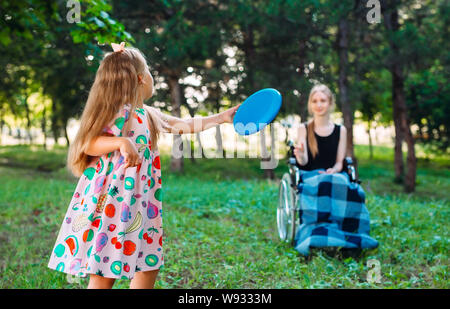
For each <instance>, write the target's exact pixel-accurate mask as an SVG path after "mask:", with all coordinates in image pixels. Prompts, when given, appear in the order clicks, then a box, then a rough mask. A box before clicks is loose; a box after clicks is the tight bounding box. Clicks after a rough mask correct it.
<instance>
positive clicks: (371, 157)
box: [367, 119, 373, 160]
mask: <svg viewBox="0 0 450 309" xmlns="http://www.w3.org/2000/svg"><path fill="white" fill-rule="evenodd" d="M367 123H368V124H367V134H369V159H370V160H372V159H373V143H372V134H371V133H370V129H371V127H372V126H371V123H372V122H371V121H370V119H369V121H368V122H367Z"/></svg>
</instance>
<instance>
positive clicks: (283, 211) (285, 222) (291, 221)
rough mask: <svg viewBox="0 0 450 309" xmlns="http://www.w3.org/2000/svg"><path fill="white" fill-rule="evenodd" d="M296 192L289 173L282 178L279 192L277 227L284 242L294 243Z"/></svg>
mask: <svg viewBox="0 0 450 309" xmlns="http://www.w3.org/2000/svg"><path fill="white" fill-rule="evenodd" d="M295 209H296V192H295V190H294V188H292V180H291V176H290V175H289V174H288V173H285V174H284V175H283V178H281V182H280V187H279V190H278V208H277V227H278V236H279V237H280V239H281V240H282V241H285V242H287V243H291V244H293V243H294V237H295V227H296V224H295V223H296V222H295V220H296V211H295Z"/></svg>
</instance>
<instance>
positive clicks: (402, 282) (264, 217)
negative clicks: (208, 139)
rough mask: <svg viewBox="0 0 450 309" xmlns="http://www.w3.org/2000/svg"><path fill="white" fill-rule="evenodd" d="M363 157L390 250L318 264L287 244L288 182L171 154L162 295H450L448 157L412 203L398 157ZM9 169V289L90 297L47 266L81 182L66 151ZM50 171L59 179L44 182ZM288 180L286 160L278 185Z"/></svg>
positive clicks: (121, 284)
mask: <svg viewBox="0 0 450 309" xmlns="http://www.w3.org/2000/svg"><path fill="white" fill-rule="evenodd" d="M356 154H357V156H358V163H359V173H360V178H361V179H362V180H363V183H362V185H363V187H364V188H365V190H366V193H367V207H368V209H369V212H370V214H371V223H372V224H371V228H372V230H371V235H372V236H373V237H375V238H376V239H377V240H378V241H379V242H380V247H379V248H378V249H375V250H371V251H365V252H363V255H362V256H361V257H359V258H351V257H350V258H342V257H339V256H329V255H327V254H325V253H324V252H323V251H320V250H316V251H313V252H312V255H311V257H310V258H308V259H305V258H304V257H302V256H300V255H299V254H298V253H297V252H296V251H295V250H294V249H293V248H292V247H290V246H289V245H287V244H284V243H281V242H280V241H279V240H278V235H277V231H276V221H275V218H276V216H275V210H276V203H277V194H278V183H277V180H274V181H269V180H265V179H264V178H263V173H262V170H260V169H259V161H258V160H257V159H202V160H200V159H197V160H196V163H192V162H191V161H190V159H185V161H184V164H185V173H184V174H178V173H170V172H169V170H168V167H169V161H170V158H169V157H168V156H167V155H163V157H162V160H161V161H162V167H163V171H162V176H163V190H164V201H163V209H164V217H163V223H164V233H165V242H164V246H165V265H164V267H163V268H162V270H161V271H160V274H159V275H158V280H157V282H156V286H155V287H156V288H368V287H371V288H449V278H448V265H449V257H448V247H449V246H448V245H449V244H448V236H449V229H448V218H449V210H450V207H449V206H450V202H449V200H448V193H447V192H449V191H450V177H449V176H450V173H449V170H448V166H449V160H448V158H440V160H436V161H437V162H435V161H426V160H420V159H419V161H418V173H417V174H418V176H417V180H418V185H417V192H416V193H414V194H405V193H403V192H402V187H401V185H397V184H393V183H392V180H393V178H394V173H393V166H392V150H390V149H388V148H383V147H376V148H375V153H374V159H373V160H372V161H369V160H368V148H367V147H365V146H357V147H356ZM50 159H51V160H50ZM1 160H3V162H4V164H8V165H9V166H5V165H3V166H0V181H1V183H2V187H1V188H2V189H1V190H0V243H1V248H2V250H1V251H0V267H1V276H0V278H1V279H0V288H85V287H86V286H87V280H81V283H80V284H70V283H68V282H67V280H66V276H65V274H62V273H59V272H56V271H53V270H50V269H48V268H47V267H46V266H47V262H48V258H49V255H50V250H51V249H52V247H53V244H54V241H55V239H56V236H57V233H58V231H59V227H60V224H61V222H62V220H63V217H64V214H65V212H66V210H67V207H68V203H69V202H70V198H71V195H72V193H73V190H74V188H75V186H76V182H77V179H75V178H73V177H71V175H69V174H68V173H67V171H66V170H65V169H64V168H60V167H61V166H63V165H64V160H65V153H64V149H56V150H54V151H51V152H49V153H45V152H39V151H37V150H34V151H32V150H31V149H29V148H28V147H25V146H15V147H2V148H0V162H2V161H1ZM50 161H51V166H52V167H54V169H55V170H54V171H53V172H49V173H46V172H42V166H46V164H48V162H50ZM15 162H16V163H17V162H20V165H21V166H22V167H27V168H18V167H11V166H16V165H18V164H16V165H15V164H14V163H15ZM39 166H41V171H38V170H37V169H39ZM48 166H50V165H48ZM58 167H59V168H58ZM285 171H286V165H285V162H284V160H282V161H280V162H279V166H278V167H277V168H276V170H275V173H276V176H277V177H278V178H280V177H281V175H282V174H283V173H284V172H285ZM368 259H377V260H379V261H380V264H381V275H382V282H381V283H380V284H375V283H372V284H370V283H367V281H366V274H367V271H368V268H367V266H366V263H367V260H368ZM128 284H129V281H128V280H118V281H117V282H116V284H115V286H114V288H127V287H128Z"/></svg>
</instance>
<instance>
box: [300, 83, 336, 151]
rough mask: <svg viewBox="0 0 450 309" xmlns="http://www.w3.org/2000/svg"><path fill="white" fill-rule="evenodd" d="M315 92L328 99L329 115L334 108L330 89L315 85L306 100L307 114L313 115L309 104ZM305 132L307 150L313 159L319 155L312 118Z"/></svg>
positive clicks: (322, 85)
mask: <svg viewBox="0 0 450 309" xmlns="http://www.w3.org/2000/svg"><path fill="white" fill-rule="evenodd" d="M316 92H322V93H323V94H325V95H326V96H327V97H328V100H329V101H330V109H329V110H328V112H329V113H331V112H332V111H333V110H334V108H335V99H334V95H333V93H332V92H331V90H330V88H328V87H327V86H326V85H324V84H318V85H315V86H314V87H313V88H312V89H311V92H310V93H309V98H308V112H309V114H310V115H313V112H312V108H311V103H312V97H313V95H314V94H315V93H316ZM306 131H307V135H308V148H309V151H310V152H311V155H312V156H313V158H315V157H316V155H317V154H318V153H319V148H318V147H317V140H316V136H315V135H314V118H313V119H311V120H310V121H309V122H308V124H307V126H306Z"/></svg>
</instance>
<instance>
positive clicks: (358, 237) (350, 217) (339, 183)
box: [295, 170, 378, 255]
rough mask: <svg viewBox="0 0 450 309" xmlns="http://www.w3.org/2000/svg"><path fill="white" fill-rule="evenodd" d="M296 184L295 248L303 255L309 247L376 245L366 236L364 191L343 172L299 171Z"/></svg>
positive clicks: (367, 226)
mask: <svg viewBox="0 0 450 309" xmlns="http://www.w3.org/2000/svg"><path fill="white" fill-rule="evenodd" d="M300 177H301V180H302V181H301V182H300V183H299V184H298V189H299V196H298V199H297V200H298V203H300V205H298V206H299V208H300V210H299V216H300V217H299V218H300V225H299V228H298V230H297V233H296V235H295V249H296V250H297V251H298V252H300V253H301V254H303V255H308V254H309V248H311V247H343V248H376V247H378V242H377V241H376V240H375V239H373V238H372V237H370V236H369V231H370V219H369V212H368V211H367V208H366V206H365V194H364V191H363V189H362V187H361V186H360V185H359V184H356V183H352V182H350V179H349V177H348V175H347V174H346V173H336V174H320V173H319V170H313V171H307V172H306V171H302V174H301V176H300Z"/></svg>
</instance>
